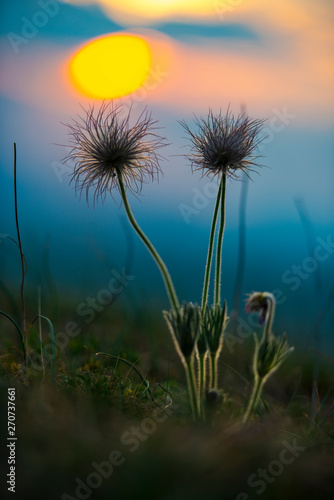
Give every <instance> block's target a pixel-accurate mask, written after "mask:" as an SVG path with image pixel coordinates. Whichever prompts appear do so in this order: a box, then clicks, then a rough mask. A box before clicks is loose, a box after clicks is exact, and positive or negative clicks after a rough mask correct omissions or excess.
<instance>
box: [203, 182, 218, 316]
mask: <svg viewBox="0 0 334 500" xmlns="http://www.w3.org/2000/svg"><path fill="white" fill-rule="evenodd" d="M221 194H222V182H221V183H220V185H219V189H218V193H217V199H216V204H215V209H214V212H213V217H212V223H211V232H210V240H209V248H208V255H207V258H206V266H205V276H204V284H203V293H202V315H203V314H204V310H205V306H206V305H207V302H208V293H209V281H210V273H211V263H212V255H213V244H214V240H215V232H216V225H217V217H218V210H219V205H220V200H221Z"/></svg>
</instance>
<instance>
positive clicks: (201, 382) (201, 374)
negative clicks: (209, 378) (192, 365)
mask: <svg viewBox="0 0 334 500" xmlns="http://www.w3.org/2000/svg"><path fill="white" fill-rule="evenodd" d="M206 357H207V353H205V354H199V355H198V369H199V371H198V406H199V409H200V411H201V408H202V399H203V395H204V391H205V379H206Z"/></svg>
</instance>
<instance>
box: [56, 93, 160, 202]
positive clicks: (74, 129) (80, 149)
mask: <svg viewBox="0 0 334 500" xmlns="http://www.w3.org/2000/svg"><path fill="white" fill-rule="evenodd" d="M83 111H84V113H85V115H84V117H79V118H78V119H77V120H73V123H72V124H67V127H68V134H69V136H70V144H69V146H70V147H71V148H72V149H71V151H70V152H69V154H68V155H67V156H66V158H65V161H69V160H71V161H73V162H74V164H75V168H74V172H73V175H72V181H74V183H75V189H76V191H80V193H81V192H82V191H83V190H86V199H87V201H88V193H89V190H90V189H91V188H92V189H93V191H94V198H93V200H94V202H95V201H96V200H97V199H98V198H99V197H101V198H102V199H104V197H105V195H106V193H107V192H110V193H111V194H112V191H113V190H114V189H115V188H116V189H119V175H118V174H121V176H122V180H123V182H124V184H125V186H126V188H127V189H129V190H131V191H133V192H135V193H138V192H140V190H141V187H142V184H143V182H146V181H148V180H154V179H155V178H156V177H157V176H158V174H159V171H160V167H159V155H158V154H157V150H158V149H159V148H161V147H163V146H165V145H166V142H165V140H164V138H163V137H160V136H159V135H158V134H157V133H156V132H157V130H158V128H157V127H156V124H157V122H156V121H154V120H153V119H152V117H151V114H150V113H148V112H147V111H144V112H143V113H142V114H141V115H140V117H139V118H138V119H137V121H136V122H135V123H134V125H133V126H130V111H128V112H127V114H125V115H123V116H122V108H121V107H120V106H116V107H115V106H113V105H112V104H108V103H106V102H104V103H103V104H102V105H101V107H100V109H99V110H98V112H97V113H95V109H94V106H91V107H89V108H88V109H87V110H85V109H84V110H83Z"/></svg>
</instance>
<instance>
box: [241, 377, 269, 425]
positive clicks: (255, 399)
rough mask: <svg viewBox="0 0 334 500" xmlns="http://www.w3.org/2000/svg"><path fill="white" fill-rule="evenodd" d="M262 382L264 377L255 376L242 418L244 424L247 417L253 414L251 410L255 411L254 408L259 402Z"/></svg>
mask: <svg viewBox="0 0 334 500" xmlns="http://www.w3.org/2000/svg"><path fill="white" fill-rule="evenodd" d="M263 384H264V379H263V378H261V377H259V376H256V377H255V382H254V387H253V391H252V395H251V397H250V400H249V403H248V407H247V410H246V413H245V415H244V418H243V423H244V424H247V422H248V420H249V418H250V417H251V415H252V414H253V412H254V411H255V409H256V407H257V405H258V403H259V400H260V397H261V392H262V388H263Z"/></svg>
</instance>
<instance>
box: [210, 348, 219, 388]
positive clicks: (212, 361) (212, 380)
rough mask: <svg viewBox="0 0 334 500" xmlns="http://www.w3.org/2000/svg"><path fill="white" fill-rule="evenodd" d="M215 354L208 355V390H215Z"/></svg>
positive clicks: (216, 356) (216, 358)
mask: <svg viewBox="0 0 334 500" xmlns="http://www.w3.org/2000/svg"><path fill="white" fill-rule="evenodd" d="M217 361H218V355H217V352H212V353H210V389H216V388H217Z"/></svg>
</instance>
